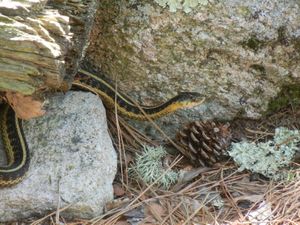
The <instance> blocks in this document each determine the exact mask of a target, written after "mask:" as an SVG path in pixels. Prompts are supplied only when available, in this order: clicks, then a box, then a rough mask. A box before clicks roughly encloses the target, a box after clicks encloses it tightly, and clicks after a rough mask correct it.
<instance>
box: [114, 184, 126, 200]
mask: <svg viewBox="0 0 300 225" xmlns="http://www.w3.org/2000/svg"><path fill="white" fill-rule="evenodd" d="M113 187H114V195H115V196H116V197H121V196H123V195H125V190H124V189H123V188H122V186H121V185H120V184H114V185H113Z"/></svg>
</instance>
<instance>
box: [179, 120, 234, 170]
mask: <svg viewBox="0 0 300 225" xmlns="http://www.w3.org/2000/svg"><path fill="white" fill-rule="evenodd" d="M230 140H231V132H230V129H229V124H221V123H218V122H212V121H195V122H192V123H190V124H188V125H186V126H185V127H184V128H183V129H182V130H181V131H179V132H178V133H177V135H176V143H177V144H178V145H179V146H180V147H181V153H182V154H183V155H185V156H186V157H187V158H189V159H191V161H192V163H193V164H195V165H197V166H199V165H200V166H212V165H213V164H215V163H216V162H218V161H220V159H221V157H222V156H224V153H225V151H226V149H227V147H228V146H229V144H230Z"/></svg>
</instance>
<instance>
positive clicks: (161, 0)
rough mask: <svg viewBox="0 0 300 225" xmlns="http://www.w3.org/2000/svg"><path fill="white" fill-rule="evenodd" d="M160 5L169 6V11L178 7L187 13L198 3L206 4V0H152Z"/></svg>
mask: <svg viewBox="0 0 300 225" xmlns="http://www.w3.org/2000/svg"><path fill="white" fill-rule="evenodd" d="M154 1H155V2H157V3H158V4H159V5H160V6H162V7H164V8H165V7H167V6H168V7H169V9H170V12H176V11H177V10H178V9H179V10H183V11H184V12H185V13H189V12H191V11H192V9H193V8H196V7H197V6H198V5H199V4H200V5H207V4H208V0H154Z"/></svg>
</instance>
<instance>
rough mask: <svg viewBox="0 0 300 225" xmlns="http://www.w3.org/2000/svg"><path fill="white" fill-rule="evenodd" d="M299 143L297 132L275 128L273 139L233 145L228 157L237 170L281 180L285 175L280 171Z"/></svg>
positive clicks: (299, 135)
mask: <svg viewBox="0 0 300 225" xmlns="http://www.w3.org/2000/svg"><path fill="white" fill-rule="evenodd" d="M299 141H300V133H299V130H289V129H287V128H284V127H280V128H276V130H275V135H274V139H273V140H270V141H267V142H261V143H253V142H247V141H242V142H240V143H233V144H232V146H231V149H230V151H229V155H230V156H231V157H232V158H233V159H234V161H235V162H236V163H237V164H238V165H239V170H240V171H242V170H245V169H247V170H250V171H252V172H256V173H260V174H262V175H264V176H266V177H269V178H272V179H279V178H280V179H281V178H283V177H285V173H281V172H280V169H282V168H283V167H286V166H288V165H289V163H290V162H291V161H292V159H293V157H294V155H295V152H296V151H297V149H298V147H297V143H298V142H299Z"/></svg>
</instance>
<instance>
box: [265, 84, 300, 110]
mask: <svg viewBox="0 0 300 225" xmlns="http://www.w3.org/2000/svg"><path fill="white" fill-rule="evenodd" d="M288 105H291V106H293V107H297V106H299V105H300V85H299V84H294V85H289V86H285V87H283V88H282V90H281V91H280V92H279V93H278V95H277V97H275V98H274V99H272V100H271V101H270V102H269V104H268V110H267V112H266V114H267V113H269V112H275V111H278V110H279V109H281V108H283V107H286V106H288Z"/></svg>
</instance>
